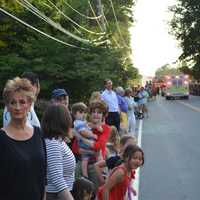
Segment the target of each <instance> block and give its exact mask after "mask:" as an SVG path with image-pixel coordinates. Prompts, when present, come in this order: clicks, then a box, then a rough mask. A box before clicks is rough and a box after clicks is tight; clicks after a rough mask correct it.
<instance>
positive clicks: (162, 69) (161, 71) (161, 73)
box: [155, 64, 180, 78]
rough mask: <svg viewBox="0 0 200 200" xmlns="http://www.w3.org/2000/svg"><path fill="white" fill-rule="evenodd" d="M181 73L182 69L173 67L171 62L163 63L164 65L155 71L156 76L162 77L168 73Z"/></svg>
mask: <svg viewBox="0 0 200 200" xmlns="http://www.w3.org/2000/svg"><path fill="white" fill-rule="evenodd" d="M178 74H180V70H179V69H178V68H175V67H171V66H170V65H169V64H166V65H163V66H162V67H160V68H158V69H157V70H156V72H155V76H156V77H157V78H162V77H164V76H166V75H178Z"/></svg>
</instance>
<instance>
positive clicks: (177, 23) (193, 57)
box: [170, 0, 200, 79]
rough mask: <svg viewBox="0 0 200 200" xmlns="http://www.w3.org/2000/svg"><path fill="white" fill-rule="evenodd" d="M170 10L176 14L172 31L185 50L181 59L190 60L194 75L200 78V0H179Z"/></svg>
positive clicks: (191, 70) (189, 64) (189, 65)
mask: <svg viewBox="0 0 200 200" xmlns="http://www.w3.org/2000/svg"><path fill="white" fill-rule="evenodd" d="M170 10H171V12H173V14H174V17H173V19H172V21H171V22H170V25H171V33H172V34H173V35H174V36H175V37H176V39H177V40H178V41H179V44H180V46H181V47H182V50H183V53H182V55H181V56H180V60H182V61H183V60H184V61H186V62H188V68H189V69H190V72H191V74H192V75H193V77H194V78H196V79H200V20H199V19H200V1H198V0H177V4H176V5H174V6H172V7H171V8H170Z"/></svg>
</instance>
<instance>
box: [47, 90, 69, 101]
mask: <svg viewBox="0 0 200 200" xmlns="http://www.w3.org/2000/svg"><path fill="white" fill-rule="evenodd" d="M60 96H68V94H67V92H66V91H65V89H55V90H53V91H52V93H51V97H52V98H53V99H54V98H56V97H60Z"/></svg>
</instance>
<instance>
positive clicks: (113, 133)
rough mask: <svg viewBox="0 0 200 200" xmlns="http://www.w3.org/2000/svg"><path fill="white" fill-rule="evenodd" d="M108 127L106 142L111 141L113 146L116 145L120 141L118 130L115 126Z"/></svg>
mask: <svg viewBox="0 0 200 200" xmlns="http://www.w3.org/2000/svg"><path fill="white" fill-rule="evenodd" d="M110 127H111V131H110V136H109V139H108V142H110V143H113V145H114V146H118V145H119V141H120V137H119V133H118V130H117V128H116V127H115V126H110Z"/></svg>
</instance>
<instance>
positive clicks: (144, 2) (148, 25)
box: [130, 0, 181, 76]
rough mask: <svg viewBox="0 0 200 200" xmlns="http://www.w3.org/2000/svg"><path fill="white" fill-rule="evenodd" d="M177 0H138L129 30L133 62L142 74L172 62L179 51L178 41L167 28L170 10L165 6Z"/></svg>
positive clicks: (152, 72)
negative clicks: (133, 23) (134, 19)
mask: <svg viewBox="0 0 200 200" xmlns="http://www.w3.org/2000/svg"><path fill="white" fill-rule="evenodd" d="M175 2H176V0H151V1H150V0H137V4H136V6H135V8H134V16H135V18H136V23H135V25H134V27H132V28H131V29H130V31H131V46H132V51H133V55H132V56H133V57H132V58H133V63H134V66H135V67H136V68H138V69H139V73H140V74H141V75H143V76H153V75H154V74H155V71H156V69H158V68H160V67H162V66H163V65H165V64H171V63H173V62H174V61H176V60H177V58H178V57H179V55H180V54H181V50H180V49H179V48H178V43H177V41H176V40H175V39H174V38H173V36H171V35H170V34H169V33H168V31H169V27H168V25H167V20H169V19H170V18H171V16H172V15H171V14H169V13H168V12H167V9H168V6H170V5H174V4H175Z"/></svg>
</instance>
